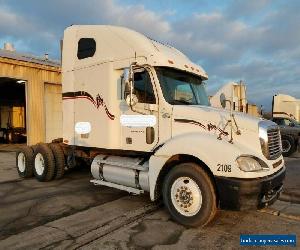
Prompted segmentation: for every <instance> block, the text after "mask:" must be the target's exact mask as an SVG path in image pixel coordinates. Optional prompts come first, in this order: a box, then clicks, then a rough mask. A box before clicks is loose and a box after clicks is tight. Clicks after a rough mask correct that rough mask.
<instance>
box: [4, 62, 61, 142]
mask: <svg viewBox="0 0 300 250" xmlns="http://www.w3.org/2000/svg"><path fill="white" fill-rule="evenodd" d="M0 77H10V78H16V79H22V80H26V81H27V83H26V106H27V110H26V111H27V119H26V120H27V143H28V144H29V145H33V144H36V143H38V142H44V141H45V139H46V136H45V107H44V84H45V83H58V84H60V83H61V73H60V68H59V67H52V66H46V65H39V64H35V63H29V62H20V61H16V60H12V59H8V58H0Z"/></svg>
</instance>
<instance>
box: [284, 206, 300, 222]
mask: <svg viewBox="0 0 300 250" xmlns="http://www.w3.org/2000/svg"><path fill="white" fill-rule="evenodd" d="M280 216H284V217H287V218H290V219H294V220H298V221H300V204H290V205H289V206H287V207H285V208H284V209H282V210H281V211H280Z"/></svg>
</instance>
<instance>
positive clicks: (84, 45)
mask: <svg viewBox="0 0 300 250" xmlns="http://www.w3.org/2000/svg"><path fill="white" fill-rule="evenodd" d="M95 52H96V41H95V39H93V38H81V39H80V40H79V41H78V50H77V58H78V59H79V60H81V59H84V58H88V57H92V56H93V55H94V54H95Z"/></svg>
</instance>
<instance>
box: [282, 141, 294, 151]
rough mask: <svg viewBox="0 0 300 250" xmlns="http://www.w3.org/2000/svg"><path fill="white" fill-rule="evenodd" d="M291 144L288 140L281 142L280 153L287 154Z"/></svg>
mask: <svg viewBox="0 0 300 250" xmlns="http://www.w3.org/2000/svg"><path fill="white" fill-rule="evenodd" d="M291 147H292V145H291V143H290V142H289V141H288V140H282V152H283V153H287V152H289V151H290V150H291Z"/></svg>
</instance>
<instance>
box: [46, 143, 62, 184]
mask: <svg viewBox="0 0 300 250" xmlns="http://www.w3.org/2000/svg"><path fill="white" fill-rule="evenodd" d="M49 147H50V149H51V150H52V153H53V155H54V159H55V172H54V179H61V178H62V177H63V176H64V173H65V155H64V151H63V150H62V148H61V146H60V145H59V144H57V143H50V144H49Z"/></svg>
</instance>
